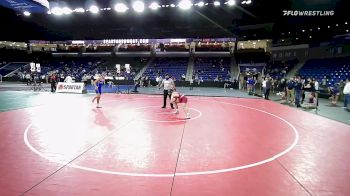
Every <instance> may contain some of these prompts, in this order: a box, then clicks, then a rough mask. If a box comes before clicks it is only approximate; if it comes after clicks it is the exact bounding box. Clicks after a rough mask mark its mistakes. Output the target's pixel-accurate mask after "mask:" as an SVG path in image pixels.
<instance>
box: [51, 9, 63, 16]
mask: <svg viewBox="0 0 350 196" xmlns="http://www.w3.org/2000/svg"><path fill="white" fill-rule="evenodd" d="M51 13H52V14H54V15H56V16H60V15H62V14H63V11H62V9H61V8H60V7H54V8H52V9H51Z"/></svg>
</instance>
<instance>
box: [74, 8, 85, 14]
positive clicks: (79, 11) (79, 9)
mask: <svg viewBox="0 0 350 196" xmlns="http://www.w3.org/2000/svg"><path fill="white" fill-rule="evenodd" d="M74 12H78V13H84V12H85V10H84V8H77V9H75V10H74Z"/></svg>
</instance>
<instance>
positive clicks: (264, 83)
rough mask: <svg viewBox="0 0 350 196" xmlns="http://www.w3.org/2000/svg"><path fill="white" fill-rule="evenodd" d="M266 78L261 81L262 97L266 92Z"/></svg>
mask: <svg viewBox="0 0 350 196" xmlns="http://www.w3.org/2000/svg"><path fill="white" fill-rule="evenodd" d="M266 80H267V78H263V81H262V89H263V92H262V96H263V97H265V94H266Z"/></svg>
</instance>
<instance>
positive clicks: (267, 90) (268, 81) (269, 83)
mask: <svg viewBox="0 0 350 196" xmlns="http://www.w3.org/2000/svg"><path fill="white" fill-rule="evenodd" d="M271 86H272V82H271V78H267V80H266V87H265V88H266V90H265V99H266V100H269V95H270V90H271Z"/></svg>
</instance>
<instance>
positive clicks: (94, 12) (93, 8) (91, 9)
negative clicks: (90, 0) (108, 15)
mask: <svg viewBox="0 0 350 196" xmlns="http://www.w3.org/2000/svg"><path fill="white" fill-rule="evenodd" d="M89 10H90V12H91V13H93V14H97V13H98V12H99V9H98V7H97V6H96V5H92V6H91V7H90V9H89Z"/></svg>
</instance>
